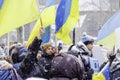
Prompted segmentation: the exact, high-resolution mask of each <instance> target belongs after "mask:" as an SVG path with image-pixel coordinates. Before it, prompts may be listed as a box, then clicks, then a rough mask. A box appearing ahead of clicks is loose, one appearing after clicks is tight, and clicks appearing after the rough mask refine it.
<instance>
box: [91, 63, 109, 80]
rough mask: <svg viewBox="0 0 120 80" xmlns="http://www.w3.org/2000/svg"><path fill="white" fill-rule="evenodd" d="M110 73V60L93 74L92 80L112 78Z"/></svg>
mask: <svg viewBox="0 0 120 80" xmlns="http://www.w3.org/2000/svg"><path fill="white" fill-rule="evenodd" d="M109 74H110V65H109V62H108V63H107V64H106V65H105V67H104V68H103V69H102V70H101V71H100V72H99V73H98V74H93V78H92V80H110V75H109Z"/></svg>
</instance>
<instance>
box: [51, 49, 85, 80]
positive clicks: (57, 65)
mask: <svg viewBox="0 0 120 80" xmlns="http://www.w3.org/2000/svg"><path fill="white" fill-rule="evenodd" d="M57 52H58V51H57ZM67 53H73V52H71V51H69V52H67ZM67 53H62V52H61V53H56V56H55V57H54V58H53V60H52V65H51V69H50V79H49V80H82V79H83V72H84V68H83V64H82V62H80V60H78V59H77V58H76V57H75V56H73V55H70V54H67Z"/></svg>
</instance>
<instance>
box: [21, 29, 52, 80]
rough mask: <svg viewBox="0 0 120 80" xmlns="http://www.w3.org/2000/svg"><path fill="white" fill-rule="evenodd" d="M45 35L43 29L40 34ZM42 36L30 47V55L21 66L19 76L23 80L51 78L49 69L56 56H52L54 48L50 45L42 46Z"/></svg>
mask: <svg viewBox="0 0 120 80" xmlns="http://www.w3.org/2000/svg"><path fill="white" fill-rule="evenodd" d="M43 33H44V31H43V30H42V29H41V30H40V34H41V35H42V34H43ZM41 35H39V36H38V37H36V38H35V39H34V41H33V42H32V44H31V45H30V46H29V47H28V55H27V56H26V57H25V59H24V60H23V62H22V64H21V66H20V69H19V74H20V75H21V77H22V78H23V79H26V78H28V77H41V78H46V79H48V78H49V69H50V67H51V61H52V59H53V57H54V54H52V48H53V46H52V45H51V44H50V43H46V44H44V45H41V43H42V40H41V38H40V36H41ZM39 54H40V55H39ZM29 66H30V67H29Z"/></svg>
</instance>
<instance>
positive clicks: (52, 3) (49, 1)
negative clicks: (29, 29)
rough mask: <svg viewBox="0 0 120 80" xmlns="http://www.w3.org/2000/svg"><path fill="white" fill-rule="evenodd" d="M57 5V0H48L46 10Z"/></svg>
mask: <svg viewBox="0 0 120 80" xmlns="http://www.w3.org/2000/svg"><path fill="white" fill-rule="evenodd" d="M54 4H55V0H48V1H47V2H46V4H45V8H46V7H49V6H52V5H54Z"/></svg>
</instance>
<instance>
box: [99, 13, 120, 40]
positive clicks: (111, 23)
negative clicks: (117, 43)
mask: <svg viewBox="0 0 120 80" xmlns="http://www.w3.org/2000/svg"><path fill="white" fill-rule="evenodd" d="M119 19H120V11H118V12H117V13H116V14H115V15H113V16H112V17H111V18H110V19H109V20H108V21H107V22H106V23H105V24H104V25H103V27H102V28H101V30H100V31H99V33H98V37H97V41H99V40H101V39H103V38H105V37H107V36H109V35H110V34H111V33H112V32H114V31H115V29H116V28H118V27H120V22H119Z"/></svg>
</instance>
